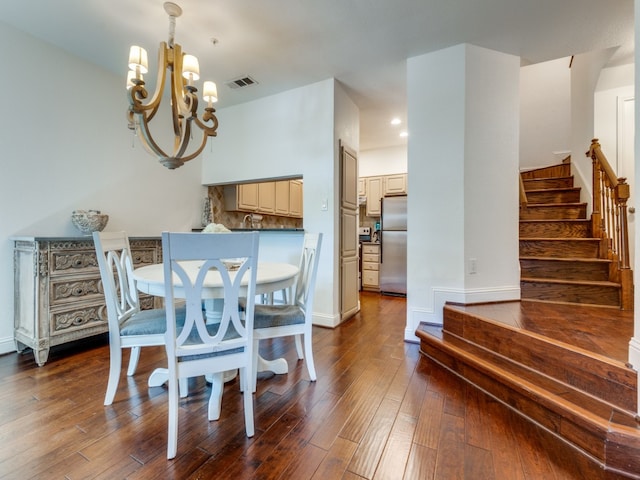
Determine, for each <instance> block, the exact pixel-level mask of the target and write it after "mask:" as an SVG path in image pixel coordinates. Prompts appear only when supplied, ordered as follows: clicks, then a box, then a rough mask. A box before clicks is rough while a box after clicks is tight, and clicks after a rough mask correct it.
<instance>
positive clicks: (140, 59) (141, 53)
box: [129, 45, 149, 79]
mask: <svg viewBox="0 0 640 480" xmlns="http://www.w3.org/2000/svg"><path fill="white" fill-rule="evenodd" d="M129 69H131V70H133V71H134V72H135V73H136V78H138V79H142V75H143V74H145V73H147V72H148V71H149V61H148V60H147V51H146V50H145V49H144V48H142V47H138V46H137V45H133V46H132V47H131V48H130V49H129Z"/></svg>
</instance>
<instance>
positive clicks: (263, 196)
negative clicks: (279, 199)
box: [257, 182, 276, 215]
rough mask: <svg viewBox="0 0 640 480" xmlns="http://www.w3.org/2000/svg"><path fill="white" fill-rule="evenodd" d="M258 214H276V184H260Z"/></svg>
mask: <svg viewBox="0 0 640 480" xmlns="http://www.w3.org/2000/svg"><path fill="white" fill-rule="evenodd" d="M257 185H258V213H266V214H268V215H273V214H275V213H276V182H261V183H258V184H257Z"/></svg>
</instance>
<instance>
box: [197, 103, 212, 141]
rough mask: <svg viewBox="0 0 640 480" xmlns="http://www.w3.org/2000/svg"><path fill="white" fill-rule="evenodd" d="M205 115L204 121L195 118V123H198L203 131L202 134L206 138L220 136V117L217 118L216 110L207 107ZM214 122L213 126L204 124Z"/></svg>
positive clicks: (203, 116)
mask: <svg viewBox="0 0 640 480" xmlns="http://www.w3.org/2000/svg"><path fill="white" fill-rule="evenodd" d="M204 110H205V111H204V114H203V115H202V121H200V119H199V118H197V117H196V118H194V119H193V121H194V122H195V123H196V125H197V126H198V128H199V129H200V130H202V133H203V134H204V135H205V137H216V136H218V131H217V130H218V117H216V116H215V114H214V112H215V109H214V108H211V107H207V108H205V109H204ZM209 121H211V122H213V124H212V125H211V126H209V125H206V124H205V123H204V122H209Z"/></svg>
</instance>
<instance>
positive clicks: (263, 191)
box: [224, 180, 302, 218]
mask: <svg viewBox="0 0 640 480" xmlns="http://www.w3.org/2000/svg"><path fill="white" fill-rule="evenodd" d="M224 208H225V210H227V211H228V212H255V213H262V214H266V215H278V216H282V217H295V218H302V181H301V180H278V181H273V182H259V183H245V184H241V185H225V187H224Z"/></svg>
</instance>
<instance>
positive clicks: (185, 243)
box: [162, 232, 259, 459]
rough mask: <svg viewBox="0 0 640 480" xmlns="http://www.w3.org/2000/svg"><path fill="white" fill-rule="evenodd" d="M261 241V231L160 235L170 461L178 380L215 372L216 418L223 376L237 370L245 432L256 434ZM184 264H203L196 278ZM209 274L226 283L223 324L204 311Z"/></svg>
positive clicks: (212, 402) (212, 406)
mask: <svg viewBox="0 0 640 480" xmlns="http://www.w3.org/2000/svg"><path fill="white" fill-rule="evenodd" d="M258 241H259V234H258V232H251V233H220V234H216V233H214V234H209V235H201V234H198V233H169V232H164V233H163V234H162V254H163V257H164V262H163V263H164V278H165V290H166V293H165V302H166V308H167V339H166V349H167V357H168V361H169V408H168V412H169V419H168V440H167V458H169V459H171V458H174V457H175V456H176V453H177V447H178V402H179V399H178V381H179V379H183V378H189V377H195V376H201V375H212V374H213V375H212V380H213V381H212V386H211V396H210V398H209V405H208V418H209V420H217V419H218V418H219V417H220V407H221V402H222V390H223V386H224V384H223V373H224V372H226V371H230V370H234V369H239V371H240V385H241V389H242V391H243V392H244V393H243V397H244V420H245V430H246V433H247V436H248V437H252V436H253V435H254V420H253V395H252V390H251V378H253V374H252V367H253V348H252V347H253V312H254V304H255V295H256V275H257V266H258ZM231 260H233V261H231ZM185 261H201V262H202V265H201V266H200V268H199V269H198V273H197V276H196V278H190V277H189V275H188V274H187V273H186V271H185V270H184V268H183V267H182V266H181V262H185ZM207 275H213V276H218V275H219V276H220V277H221V280H222V284H223V295H224V298H223V303H222V306H221V307H219V308H220V309H221V312H220V318H219V321H217V320H216V321H207V318H206V314H205V312H204V311H203V308H202V305H203V301H204V300H206V299H205V298H203V297H204V295H203V286H204V285H205V283H206V278H207ZM167 279H172V281H167ZM241 282H242V285H241ZM179 298H184V299H185V301H186V316H185V321H184V325H183V326H182V327H180V326H178V325H176V324H175V323H174V322H173V320H174V315H175V314H174V311H175V305H176V300H177V299H179ZM241 298H244V299H245V301H244V303H245V308H243V309H240V308H239V303H240V299H241Z"/></svg>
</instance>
